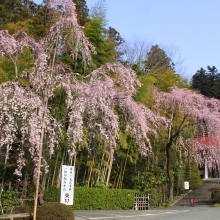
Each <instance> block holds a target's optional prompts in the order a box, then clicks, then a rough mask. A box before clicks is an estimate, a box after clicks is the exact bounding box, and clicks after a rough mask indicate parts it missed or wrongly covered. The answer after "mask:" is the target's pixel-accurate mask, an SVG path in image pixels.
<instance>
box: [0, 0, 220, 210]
mask: <svg viewBox="0 0 220 220" xmlns="http://www.w3.org/2000/svg"><path fill="white" fill-rule="evenodd" d="M102 4H104V3H103V1H99V2H97V4H95V5H94V7H93V8H92V9H90V10H89V9H88V7H87V5H86V1H85V0H81V1H80V0H74V1H71V0H66V1H65V3H64V2H63V1H61V0H49V1H45V3H44V4H43V5H37V4H35V3H34V2H33V1H31V0H10V1H9V0H3V1H1V4H0V83H1V84H0V180H1V185H0V186H1V192H3V191H6V190H8V189H10V190H11V191H12V192H14V195H16V196H18V197H19V198H22V199H32V198H33V196H34V194H35V192H38V191H39V192H40V193H39V195H40V194H43V191H44V189H45V188H48V187H50V186H60V173H61V166H62V165H63V164H65V165H74V166H75V170H76V175H75V185H76V187H77V186H82V187H103V188H104V187H108V188H116V189H122V188H129V189H138V190H140V191H141V192H145V193H151V194H152V199H154V200H155V204H156V205H158V206H159V205H160V204H162V203H164V202H167V201H172V200H173V197H174V196H176V195H178V194H179V193H180V192H181V190H182V189H183V182H184V181H190V184H191V183H192V184H194V186H195V187H198V186H199V185H200V184H201V180H200V175H199V170H198V164H200V165H203V163H204V160H205V159H207V160H209V161H211V162H213V163H215V164H216V165H217V166H218V165H219V164H218V163H219V156H220V155H219V149H216V148H215V149H214V148H207V146H204V145H202V144H200V143H198V142H196V140H195V137H196V136H203V135H210V136H211V135H215V136H217V137H218V138H219V137H220V130H219V127H220V126H219V123H220V112H219V108H220V102H219V100H218V99H214V98H210V97H215V98H219V91H218V89H217V88H216V89H215V91H213V93H214V94H216V95H210V93H209V94H206V93H205V92H202V91H201V93H202V94H203V95H201V94H200V93H199V92H198V91H196V92H194V91H193V90H191V89H190V85H189V84H188V80H187V79H186V78H184V77H182V76H181V74H180V73H178V70H177V69H178V68H176V65H177V64H175V63H174V61H173V60H172V57H169V54H168V53H167V52H166V51H165V50H164V49H163V48H161V47H160V46H159V45H151V46H150V48H149V49H147V48H146V50H142V51H140V50H139V49H138V47H134V45H129V44H128V42H126V40H125V39H123V36H121V35H120V33H119V32H120V30H115V28H114V27H107V26H106V24H107V22H106V17H105V13H106V10H105V7H104V5H102ZM142 49H144V47H142ZM202 71H203V70H201V71H200V72H198V73H197V75H195V76H194V78H193V83H194V84H192V85H193V86H192V88H196V89H198V87H197V86H199V85H198V84H197V83H196V80H197V78H198V77H197V76H199V75H201V74H202ZM209 71H210V72H211V73H212V72H213V71H214V73H215V69H212V68H209ZM211 73H210V74H211ZM211 75H212V74H211ZM218 75H219V74H218ZM218 75H217V76H218ZM196 77H197V78H196ZM217 80H219V79H217ZM215 83H216V82H214V84H215ZM201 85H202V83H201ZM215 85H216V84H215ZM203 89H204V88H203ZM198 154H200V156H199V157H198ZM38 183H40V185H38ZM36 188H37V191H36ZM35 198H36V197H35ZM0 199H1V195H0Z"/></svg>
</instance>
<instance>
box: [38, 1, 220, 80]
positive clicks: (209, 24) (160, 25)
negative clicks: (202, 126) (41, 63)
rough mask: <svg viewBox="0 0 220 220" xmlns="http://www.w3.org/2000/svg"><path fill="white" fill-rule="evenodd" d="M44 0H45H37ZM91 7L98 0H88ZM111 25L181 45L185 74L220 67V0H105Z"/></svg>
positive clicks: (130, 35)
mask: <svg viewBox="0 0 220 220" xmlns="http://www.w3.org/2000/svg"><path fill="white" fill-rule="evenodd" d="M34 1H35V2H36V3H41V2H42V0H34ZM86 2H87V6H88V8H91V7H92V6H94V4H95V3H96V2H97V0H86ZM105 2H106V6H107V20H108V26H111V27H114V28H115V29H116V30H117V31H118V32H119V33H120V34H121V36H122V37H123V38H124V39H125V40H127V41H131V40H132V39H134V37H135V38H140V39H141V40H142V41H143V40H146V42H149V43H153V44H158V45H159V46H161V47H162V48H163V47H173V48H175V49H177V51H178V53H179V54H180V56H181V58H182V59H183V63H182V66H183V67H184V69H185V70H184V72H183V75H184V76H186V77H188V78H191V76H192V75H193V74H194V73H195V72H196V71H197V70H198V69H200V68H201V67H203V68H206V67H207V66H208V65H210V66H213V65H214V66H216V68H217V69H218V70H219V71H220V42H219V41H220V0H135V1H134V0H105Z"/></svg>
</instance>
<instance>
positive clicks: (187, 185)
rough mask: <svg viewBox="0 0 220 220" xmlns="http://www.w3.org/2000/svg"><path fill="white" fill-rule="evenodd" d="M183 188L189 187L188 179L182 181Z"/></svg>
mask: <svg viewBox="0 0 220 220" xmlns="http://www.w3.org/2000/svg"><path fill="white" fill-rule="evenodd" d="M184 189H189V182H188V181H185V182H184Z"/></svg>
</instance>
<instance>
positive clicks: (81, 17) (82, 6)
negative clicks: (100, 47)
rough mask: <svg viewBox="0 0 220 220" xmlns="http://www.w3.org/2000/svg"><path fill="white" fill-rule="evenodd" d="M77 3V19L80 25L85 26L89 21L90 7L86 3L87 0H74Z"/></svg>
mask: <svg viewBox="0 0 220 220" xmlns="http://www.w3.org/2000/svg"><path fill="white" fill-rule="evenodd" d="M73 2H74V3H75V4H76V13H77V20H78V23H79V25H81V26H85V24H86V23H87V22H88V21H89V9H88V7H87V5H86V1H85V0H73Z"/></svg>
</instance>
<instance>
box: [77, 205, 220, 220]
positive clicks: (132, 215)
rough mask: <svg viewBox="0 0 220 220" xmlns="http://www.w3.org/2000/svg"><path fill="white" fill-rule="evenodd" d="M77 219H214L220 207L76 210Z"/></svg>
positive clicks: (217, 217)
mask: <svg viewBox="0 0 220 220" xmlns="http://www.w3.org/2000/svg"><path fill="white" fill-rule="evenodd" d="M74 213H75V220H144V219H146V220H147V219H150V220H157V219H162V220H214V219H216V220H217V219H220V207H210V206H209V207H208V206H203V207H202V206H200V207H171V208H166V209H157V210H142V211H134V210H110V211H109V210H108V211H103V210H100V211H98V210H96V211H89V210H86V211H82V210H80V211H75V212H74Z"/></svg>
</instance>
